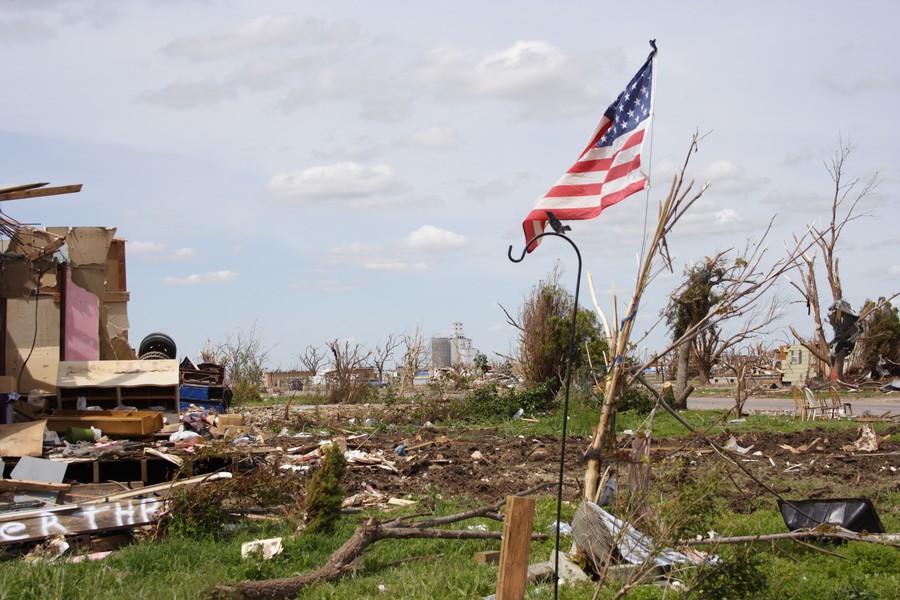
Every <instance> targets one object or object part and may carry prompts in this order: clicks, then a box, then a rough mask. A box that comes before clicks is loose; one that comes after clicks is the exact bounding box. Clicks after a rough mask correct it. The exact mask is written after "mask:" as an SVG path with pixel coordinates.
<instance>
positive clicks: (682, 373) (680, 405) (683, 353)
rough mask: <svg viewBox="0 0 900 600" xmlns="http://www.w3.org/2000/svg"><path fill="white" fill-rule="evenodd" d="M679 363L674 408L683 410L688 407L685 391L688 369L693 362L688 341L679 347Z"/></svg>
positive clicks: (677, 364)
mask: <svg viewBox="0 0 900 600" xmlns="http://www.w3.org/2000/svg"><path fill="white" fill-rule="evenodd" d="M676 356H677V363H676V367H675V389H674V390H673V391H674V392H675V399H676V400H675V405H674V406H673V407H672V408H677V409H679V410H683V409H685V408H687V396H686V395H685V393H684V392H685V391H686V390H687V387H688V369H689V368H690V364H691V345H690V344H688V343H684V344H681V345H680V346H679V347H678V352H677V354H676Z"/></svg>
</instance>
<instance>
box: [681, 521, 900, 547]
mask: <svg viewBox="0 0 900 600" xmlns="http://www.w3.org/2000/svg"><path fill="white" fill-rule="evenodd" d="M812 539H832V540H846V541H850V542H869V543H872V544H882V545H885V546H893V547H895V548H900V534H897V533H868V534H862V533H856V532H855V531H850V530H849V529H844V528H843V527H838V526H830V525H829V526H827V528H823V529H818V528H816V529H798V530H796V531H791V532H788V533H769V534H764V535H736V536H733V537H717V538H704V539H702V540H682V541H680V542H678V545H680V546H705V545H710V544H712V545H716V544H748V543H752V542H772V541H777V540H793V541H797V540H812Z"/></svg>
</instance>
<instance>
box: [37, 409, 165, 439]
mask: <svg viewBox="0 0 900 600" xmlns="http://www.w3.org/2000/svg"><path fill="white" fill-rule="evenodd" d="M69 427H81V428H84V429H87V428H90V427H96V428H97V429H99V430H100V431H102V432H103V434H104V435H126V436H127V435H136V436H139V435H150V434H152V433H155V432H157V431H159V430H160V429H162V427H163V416H162V413H161V412H157V411H148V410H58V411H56V413H55V414H54V415H53V416H51V417H47V428H48V429H50V430H52V431H56V432H58V433H63V432H65V431H66V430H67V429H68V428H69Z"/></svg>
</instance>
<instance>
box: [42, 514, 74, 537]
mask: <svg viewBox="0 0 900 600" xmlns="http://www.w3.org/2000/svg"><path fill="white" fill-rule="evenodd" d="M51 528H54V529H56V531H55V532H53V533H51V532H50V529H51ZM40 531H41V535H42V536H43V537H47V536H50V535H53V534H54V533H62V534H63V535H65V534H67V533H69V530H68V529H66V528H65V527H63V526H62V525H60V523H59V517H57V516H56V515H54V514H53V513H41V517H40Z"/></svg>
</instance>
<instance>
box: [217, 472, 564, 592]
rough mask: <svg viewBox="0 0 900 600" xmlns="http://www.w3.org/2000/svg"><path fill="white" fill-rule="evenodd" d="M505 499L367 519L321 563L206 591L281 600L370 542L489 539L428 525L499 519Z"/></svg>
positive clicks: (349, 563)
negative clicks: (424, 516) (443, 512)
mask: <svg viewBox="0 0 900 600" xmlns="http://www.w3.org/2000/svg"><path fill="white" fill-rule="evenodd" d="M548 486H549V484H546V483H544V484H539V485H537V486H535V487H533V488H531V489H529V490H526V491H524V492H520V493H518V494H516V495H517V496H527V495H530V494H534V493H536V492H538V491H539V490H542V489H544V488H546V487H548ZM505 503H506V500H505V499H504V500H502V501H500V502H497V503H496V504H493V505H491V506H483V507H481V508H477V509H474V510H470V511H467V512H463V513H458V514H455V515H448V516H446V517H437V518H434V519H431V520H428V521H421V522H418V523H407V522H405V521H404V519H408V518H412V517H401V518H399V519H395V520H392V521H388V522H386V523H383V522H379V521H376V520H375V519H370V520H369V521H368V522H367V523H363V524H362V525H360V526H359V527H357V528H356V531H354V532H353V535H351V536H350V539H348V540H347V541H346V542H344V544H343V545H342V546H341V547H340V548H338V549H337V550H335V551H334V553H333V554H332V555H331V556H330V557H329V558H328V562H326V563H325V564H324V565H322V566H321V567H319V568H318V569H315V570H313V571H310V572H309V573H304V574H302V575H297V576H295V577H283V578H281V579H266V580H262V581H245V582H241V583H232V584H219V585H217V586H215V587H214V588H213V590H212V593H211V594H210V597H211V598H213V599H214V600H282V599H287V598H293V597H294V596H296V595H297V593H298V592H299V591H300V590H302V589H303V588H305V587H308V586H310V585H313V584H316V583H318V582H320V581H333V580H335V579H339V578H340V577H342V576H344V575H346V574H347V573H350V572H352V571H353V569H354V561H355V560H356V559H357V558H358V557H359V556H360V555H361V554H362V553H363V551H364V550H365V549H366V547H368V546H369V545H370V544H374V543H375V542H377V541H379V540H384V539H413V538H427V539H445V540H447V539H451V540H491V539H500V538H501V536H502V535H503V534H502V532H500V531H473V530H452V529H432V527H437V526H440V525H446V524H449V523H455V522H458V521H462V520H464V519H470V518H472V517H488V518H494V519H497V520H500V517H499V516H497V515H496V511H497V510H499V509H500V508H501V507H502V506H503V505H504V504H505ZM546 538H547V536H546V534H536V533H533V534H532V539H546Z"/></svg>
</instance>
